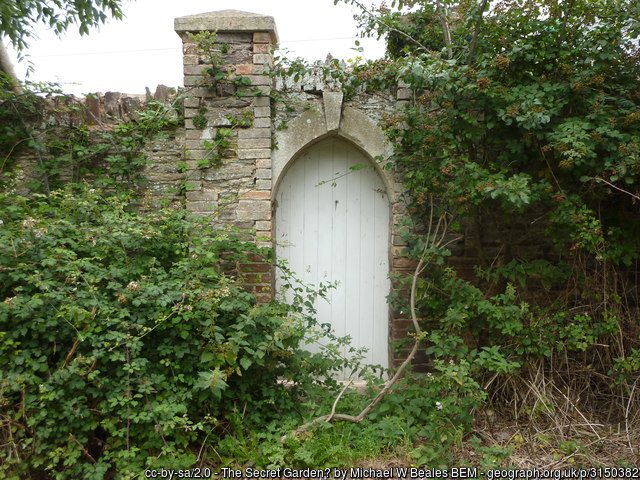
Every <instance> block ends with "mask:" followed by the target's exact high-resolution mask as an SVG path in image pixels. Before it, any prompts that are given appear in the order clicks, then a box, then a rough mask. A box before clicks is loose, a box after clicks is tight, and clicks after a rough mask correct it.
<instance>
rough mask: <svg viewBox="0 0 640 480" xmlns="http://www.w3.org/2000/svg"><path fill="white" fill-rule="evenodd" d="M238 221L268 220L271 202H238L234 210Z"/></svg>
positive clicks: (241, 200)
mask: <svg viewBox="0 0 640 480" xmlns="http://www.w3.org/2000/svg"><path fill="white" fill-rule="evenodd" d="M236 215H237V218H238V220H240V221H243V220H269V219H270V218H271V202H270V201H268V200H243V199H240V201H238V208H237V210H236Z"/></svg>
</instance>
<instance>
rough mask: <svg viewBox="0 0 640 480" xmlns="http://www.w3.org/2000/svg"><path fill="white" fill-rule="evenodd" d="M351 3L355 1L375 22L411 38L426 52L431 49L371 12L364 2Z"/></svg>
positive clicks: (408, 38) (351, 0)
mask: <svg viewBox="0 0 640 480" xmlns="http://www.w3.org/2000/svg"><path fill="white" fill-rule="evenodd" d="M349 1H350V2H351V3H353V4H354V5H356V6H357V7H358V8H359V9H360V10H362V11H363V12H364V13H365V14H367V15H368V16H370V17H371V18H372V19H373V20H374V21H375V22H377V23H379V24H380V25H382V26H383V27H384V28H386V29H387V30H389V31H392V32H395V33H398V34H400V35H402V36H403V37H404V38H406V39H407V40H409V41H410V42H412V43H414V44H415V45H417V46H418V47H420V48H421V49H422V50H424V51H425V52H427V53H428V52H429V49H428V48H427V47H425V46H424V45H423V44H422V43H420V42H419V41H418V40H416V39H415V38H413V37H412V36H411V35H409V34H408V33H406V32H403V31H402V30H400V29H398V28H395V27H393V26H391V25H389V24H388V23H387V22H385V21H383V20H380V18H379V17H377V16H376V15H375V14H374V13H373V12H371V11H370V10H369V9H368V8H367V7H365V6H364V4H363V3H362V2H359V1H358V0H349Z"/></svg>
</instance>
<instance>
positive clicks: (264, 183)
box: [255, 178, 272, 190]
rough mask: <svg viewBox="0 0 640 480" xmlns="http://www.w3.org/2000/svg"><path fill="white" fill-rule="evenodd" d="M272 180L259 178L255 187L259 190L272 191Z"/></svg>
mask: <svg viewBox="0 0 640 480" xmlns="http://www.w3.org/2000/svg"><path fill="white" fill-rule="evenodd" d="M271 185H272V183H271V179H270V178H269V179H264V178H259V179H256V183H255V186H256V188H257V189H258V190H271Z"/></svg>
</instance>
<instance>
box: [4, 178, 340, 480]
mask: <svg viewBox="0 0 640 480" xmlns="http://www.w3.org/2000/svg"><path fill="white" fill-rule="evenodd" d="M0 222H1V223H0V243H1V244H2V245H3V248H2V249H1V250H0V405H1V407H2V408H1V410H2V412H3V413H2V416H1V417H0V437H1V439H2V444H3V447H2V450H1V451H0V458H1V460H0V465H1V466H0V472H1V474H2V475H3V476H8V477H9V478H17V477H19V476H22V475H26V474H27V472H29V474H30V475H38V474H44V472H47V474H48V475H51V476H53V477H54V478H87V479H88V478H96V479H97V478H103V477H104V475H106V474H107V473H109V474H111V473H117V475H118V477H120V478H125V477H128V476H130V475H133V474H134V473H135V474H137V473H139V472H140V471H141V469H143V467H145V466H153V465H156V466H158V465H161V466H164V467H167V468H178V467H186V466H190V465H192V464H194V462H195V461H196V457H197V454H198V453H197V452H198V451H199V449H200V448H202V449H203V450H206V446H207V444H211V443H215V442H217V441H218V437H220V436H223V435H224V434H225V432H228V431H229V426H228V425H229V422H228V418H230V417H232V416H233V415H232V412H234V411H235V412H238V411H248V412H250V413H251V420H252V421H255V422H259V421H260V422H268V421H270V420H272V419H273V418H274V417H275V416H277V415H279V414H280V413H281V412H283V411H295V409H294V408H293V407H294V406H295V405H297V404H298V403H299V402H298V400H297V398H298V395H299V394H300V392H301V391H303V390H304V389H305V384H310V382H311V380H310V378H311V377H309V376H308V375H307V372H308V371H309V370H313V369H315V373H316V375H318V373H319V372H322V371H325V372H326V371H327V370H330V369H331V367H329V366H328V365H327V364H326V362H325V363H322V361H315V360H314V356H313V355H311V354H309V353H308V352H305V351H300V350H299V349H298V344H299V342H300V340H301V339H302V337H303V334H304V328H303V325H302V323H301V321H300V320H298V318H301V317H300V316H299V315H293V313H294V309H293V308H292V307H288V306H286V305H284V304H281V303H277V302H272V303H270V304H266V305H256V302H255V300H254V298H253V296H252V295H251V294H249V293H247V292H246V291H244V290H243V289H242V285H241V284H240V283H238V281H237V280H234V278H233V277H232V276H231V275H230V273H229V271H230V270H233V269H234V268H235V266H236V263H237V262H240V261H242V260H243V259H244V258H246V255H248V254H258V253H260V252H259V251H258V250H257V249H256V247H255V246H253V244H250V243H243V242H241V241H239V240H238V239H237V238H235V237H234V235H233V234H232V233H230V232H228V231H225V230H214V229H212V228H211V227H207V226H206V225H205V224H203V223H202V222H197V221H195V220H190V219H189V218H187V217H186V214H185V213H184V211H182V210H181V209H161V210H156V211H153V212H150V213H147V214H144V215H142V214H140V213H137V212H136V211H133V210H132V209H131V208H130V207H129V198H127V197H126V196H124V197H122V196H117V197H116V196H112V197H107V196H104V195H103V194H101V192H99V191H94V190H88V189H87V188H80V189H78V187H73V188H72V187H69V188H68V189H66V190H64V191H54V192H52V193H51V195H50V196H49V197H45V196H36V197H34V198H29V199H28V198H23V197H19V196H15V195H13V194H10V193H2V194H0ZM225 272H227V273H225ZM316 357H317V356H316ZM327 367H329V368H327ZM323 369H324V370H323ZM279 377H284V378H286V379H287V380H290V381H291V382H294V387H292V388H285V387H284V386H283V384H281V383H278V382H277V379H278V378H279ZM305 382H306V383H305Z"/></svg>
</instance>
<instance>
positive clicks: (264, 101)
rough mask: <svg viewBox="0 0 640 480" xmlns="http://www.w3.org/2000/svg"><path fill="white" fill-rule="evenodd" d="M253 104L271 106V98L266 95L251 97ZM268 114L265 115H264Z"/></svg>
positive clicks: (255, 105)
mask: <svg viewBox="0 0 640 480" xmlns="http://www.w3.org/2000/svg"><path fill="white" fill-rule="evenodd" d="M253 106H254V107H271V99H270V98H269V97H267V96H264V97H255V98H254V99H253ZM269 115H271V109H269ZM269 115H265V117H266V116H269Z"/></svg>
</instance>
